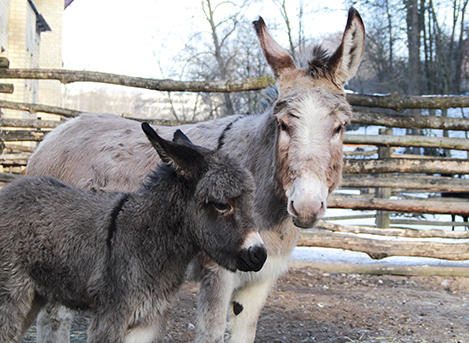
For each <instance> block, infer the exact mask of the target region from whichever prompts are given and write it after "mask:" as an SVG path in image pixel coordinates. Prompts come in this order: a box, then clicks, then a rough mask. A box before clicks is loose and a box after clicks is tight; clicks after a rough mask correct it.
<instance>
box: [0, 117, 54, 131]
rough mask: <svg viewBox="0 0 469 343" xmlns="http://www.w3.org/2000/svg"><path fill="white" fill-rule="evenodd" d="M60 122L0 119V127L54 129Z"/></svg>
mask: <svg viewBox="0 0 469 343" xmlns="http://www.w3.org/2000/svg"><path fill="white" fill-rule="evenodd" d="M61 123H62V121H60V120H43V119H16V118H0V127H14V128H33V129H54V128H55V127H57V125H59V124H61Z"/></svg>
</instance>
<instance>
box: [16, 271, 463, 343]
mask: <svg viewBox="0 0 469 343" xmlns="http://www.w3.org/2000/svg"><path fill="white" fill-rule="evenodd" d="M196 292H197V285H196V284H187V285H185V286H184V287H183V290H182V291H181V292H180V293H181V294H180V298H179V301H178V303H177V306H175V309H174V310H173V312H172V314H171V317H172V319H171V323H170V328H169V332H168V336H167V338H166V341H167V342H175V343H176V342H178V343H179V342H190V341H191V339H192V337H193V335H194V315H195V301H194V299H195V294H196ZM85 327H86V320H85V319H84V318H83V317H79V318H77V320H76V321H75V323H74V327H73V332H72V340H71V341H72V343H82V342H85V333H84V328H85ZM34 341H35V340H34V328H32V329H31V330H30V332H29V335H28V336H27V337H26V338H25V340H24V342H34ZM256 342H259V343H260V342H262V343H275V342H281V343H284V342H294V343H296V342H298V343H300V342H320V343H340V342H348V343H355V342H357V343H358V342H362V343H383V342H386V343H388V342H389V343H397V342H405V343H430V342H431V343H453V342H454V343H456V342H459V343H469V278H451V277H444V278H443V277H403V276H373V275H358V274H348V275H347V274H331V273H321V272H317V271H315V270H313V269H311V268H309V267H304V266H303V267H299V266H297V267H292V268H291V269H290V272H289V273H288V274H287V275H286V276H284V277H283V278H281V279H280V280H279V282H278V283H277V286H276V288H275V290H274V291H273V292H272V294H271V295H270V297H269V299H268V301H267V305H266V306H265V307H264V310H263V312H262V315H261V318H260V320H259V325H258V331H257V338H256Z"/></svg>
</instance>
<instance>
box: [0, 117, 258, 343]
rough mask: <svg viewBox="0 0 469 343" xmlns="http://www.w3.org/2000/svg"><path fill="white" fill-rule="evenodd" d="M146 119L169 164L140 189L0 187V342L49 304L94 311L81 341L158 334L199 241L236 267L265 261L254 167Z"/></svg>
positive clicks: (34, 181) (114, 341)
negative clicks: (168, 135)
mask: <svg viewBox="0 0 469 343" xmlns="http://www.w3.org/2000/svg"><path fill="white" fill-rule="evenodd" d="M142 128H143V130H144V131H145V133H146V135H147V137H148V139H149V140H150V142H151V144H152V145H153V147H154V148H155V149H156V151H157V153H158V154H159V156H160V158H161V159H162V161H163V162H164V163H165V165H162V166H160V167H159V168H158V169H157V170H156V171H154V172H152V173H150V174H149V175H148V176H147V177H146V179H145V181H144V183H143V186H142V187H141V188H140V190H139V191H137V192H135V193H104V192H98V193H92V192H86V191H83V190H79V189H76V188H73V187H70V186H68V185H66V184H63V183H62V182H60V181H58V180H57V179H54V178H50V177H25V178H22V179H20V180H19V181H15V182H13V183H12V184H10V185H8V186H7V187H5V188H4V189H3V190H2V191H1V192H0V342H2V343H3V342H5V343H6V342H9V343H10V342H19V340H20V339H21V336H22V334H23V333H24V331H25V330H26V329H27V327H28V326H29V324H30V323H31V321H32V320H33V319H34V318H35V316H36V315H37V313H38V310H39V309H40V308H41V307H42V306H43V305H44V304H46V303H59V304H63V305H65V306H67V307H69V308H71V309H79V310H87V311H90V312H91V313H92V314H93V319H92V322H91V324H90V328H89V337H88V342H93V343H106V342H108V343H124V342H125V343H130V342H135V343H136V342H139V343H147V342H148V343H149V342H154V340H155V339H156V337H157V335H158V332H157V330H158V327H159V325H158V322H159V321H160V319H161V317H162V316H163V314H164V311H165V309H166V307H167V306H168V303H169V302H170V300H171V299H172V297H173V295H174V293H175V292H176V291H177V289H178V287H179V286H180V285H181V283H182V282H183V280H184V275H185V272H186V269H187V265H188V264H189V262H190V261H191V260H192V259H193V258H194V256H195V255H196V254H197V253H198V252H199V251H200V250H202V251H204V253H206V254H207V255H208V256H210V258H212V259H213V260H214V261H216V262H217V263H219V264H220V265H222V266H223V267H224V268H227V269H228V270H231V271H236V270H242V271H258V270H260V269H261V268H262V266H263V264H264V262H265V260H266V257H267V255H266V249H265V248H264V245H263V242H262V239H261V238H260V235H259V233H257V232H256V231H255V229H254V228H255V223H254V218H253V211H252V209H253V192H254V181H253V179H252V175H251V174H250V173H249V172H248V171H247V170H245V169H243V168H241V167H240V166H239V164H237V163H235V162H233V161H231V160H230V159H229V158H227V157H226V156H224V154H223V153H220V152H218V151H210V150H207V149H205V148H202V147H198V146H195V145H192V143H191V142H190V141H189V140H188V138H187V137H185V136H184V134H183V133H182V132H181V131H176V133H175V135H174V142H170V141H166V140H164V139H162V138H161V137H159V136H158V134H157V133H156V132H155V131H154V130H153V129H152V128H151V127H150V126H149V125H148V124H146V123H144V124H142Z"/></svg>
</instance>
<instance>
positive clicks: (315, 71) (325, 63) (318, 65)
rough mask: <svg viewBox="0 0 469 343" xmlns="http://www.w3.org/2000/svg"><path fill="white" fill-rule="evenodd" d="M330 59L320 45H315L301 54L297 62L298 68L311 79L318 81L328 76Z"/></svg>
mask: <svg viewBox="0 0 469 343" xmlns="http://www.w3.org/2000/svg"><path fill="white" fill-rule="evenodd" d="M330 59H331V53H330V52H329V50H327V49H326V48H325V47H323V46H322V45H321V44H316V45H313V46H312V47H310V48H308V49H306V50H305V51H304V52H303V53H301V54H300V56H299V57H298V61H297V62H298V65H299V67H300V68H305V69H306V70H307V71H308V74H309V75H310V76H311V77H312V78H314V79H319V78H323V77H328V76H329V75H330V69H329V66H330Z"/></svg>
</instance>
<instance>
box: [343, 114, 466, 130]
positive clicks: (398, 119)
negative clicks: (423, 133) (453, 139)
mask: <svg viewBox="0 0 469 343" xmlns="http://www.w3.org/2000/svg"><path fill="white" fill-rule="evenodd" d="M352 123H355V124H364V125H380V126H386V127H400V128H410V129H443V130H464V131H468V130H469V118H448V117H437V116H423V115H410V114H409V115H404V114H386V113H365V112H354V113H353V117H352Z"/></svg>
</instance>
